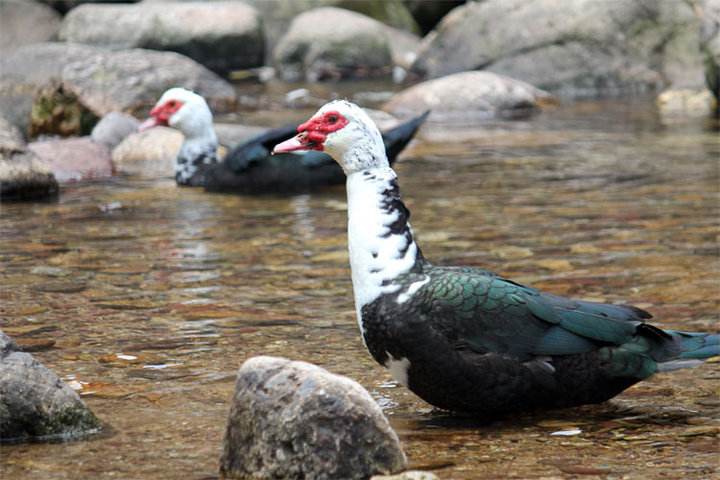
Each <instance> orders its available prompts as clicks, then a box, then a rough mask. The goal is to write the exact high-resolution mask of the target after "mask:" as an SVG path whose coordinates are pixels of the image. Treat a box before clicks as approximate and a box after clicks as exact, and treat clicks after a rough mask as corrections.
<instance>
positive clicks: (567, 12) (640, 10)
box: [413, 0, 702, 95]
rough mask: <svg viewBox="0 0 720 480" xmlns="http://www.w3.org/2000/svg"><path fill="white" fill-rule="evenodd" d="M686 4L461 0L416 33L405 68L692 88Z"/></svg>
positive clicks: (577, 83) (594, 88) (559, 83)
mask: <svg viewBox="0 0 720 480" xmlns="http://www.w3.org/2000/svg"><path fill="white" fill-rule="evenodd" d="M688 3H689V2H682V1H678V0H636V1H622V2H599V1H596V0H576V1H573V2H558V1H555V0H537V1H533V2H528V1H526V0H486V1H483V2H468V3H467V4H465V5H463V6H460V7H457V8H455V9H454V10H452V11H451V12H450V13H448V14H447V15H446V16H445V18H444V19H443V20H442V22H441V23H440V24H439V25H438V27H437V28H436V29H435V30H434V31H433V32H431V33H430V34H429V35H427V36H426V37H425V38H424V40H423V45H422V46H421V47H420V50H419V52H418V58H417V60H416V62H415V64H414V65H413V70H414V71H415V72H417V73H419V74H425V75H427V76H429V77H439V76H442V75H448V74H451V73H455V72H459V71H466V70H475V69H483V70H489V71H492V72H495V73H500V74H503V75H508V76H510V77H513V78H518V79H521V80H524V81H527V82H530V83H532V84H533V85H537V86H538V87H540V88H543V89H546V90H550V91H562V92H563V93H565V92H567V93H569V94H573V95H596V94H598V93H613V94H614V93H623V92H635V91H646V90H657V89H658V88H661V87H663V86H664V85H666V84H673V85H675V86H677V87H683V88H687V87H698V86H699V85H700V84H701V83H702V59H701V55H700V50H699V48H698V41H697V38H698V34H699V22H698V21H697V19H696V18H695V16H694V15H693V12H692V8H691V6H690V5H688Z"/></svg>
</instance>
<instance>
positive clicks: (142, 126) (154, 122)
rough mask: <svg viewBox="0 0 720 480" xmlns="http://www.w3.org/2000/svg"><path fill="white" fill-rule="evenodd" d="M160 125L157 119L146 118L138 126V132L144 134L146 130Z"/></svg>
mask: <svg viewBox="0 0 720 480" xmlns="http://www.w3.org/2000/svg"><path fill="white" fill-rule="evenodd" d="M158 125H160V122H159V121H158V119H157V117H148V119H147V120H145V121H144V122H142V123H141V124H140V125H138V132H144V131H145V130H147V129H148V128H152V127H156V126H158Z"/></svg>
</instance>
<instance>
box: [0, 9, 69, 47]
mask: <svg viewBox="0 0 720 480" xmlns="http://www.w3.org/2000/svg"><path fill="white" fill-rule="evenodd" d="M59 29H60V15H58V13H57V12H56V11H55V10H53V9H52V8H50V7H48V6H47V5H43V4H41V3H37V2H35V1H34V0H0V32H2V33H0V52H5V51H8V50H12V49H15V48H17V47H19V46H21V45H27V44H30V43H39V42H47V41H48V40H52V39H54V38H55V37H56V35H57V33H58V30H59Z"/></svg>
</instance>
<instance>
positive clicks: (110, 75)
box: [0, 43, 236, 116]
mask: <svg viewBox="0 0 720 480" xmlns="http://www.w3.org/2000/svg"><path fill="white" fill-rule="evenodd" d="M51 82H56V83H59V84H60V85H61V86H62V87H63V89H64V90H65V91H67V92H69V93H72V94H74V95H76V96H77V97H78V99H79V101H80V102H82V104H83V105H84V106H85V107H86V108H88V109H90V110H91V111H92V112H93V113H94V114H96V115H98V116H103V115H105V114H106V113H109V112H112V111H123V112H128V113H140V112H142V113H144V112H145V111H146V110H147V109H149V108H150V107H151V106H152V105H153V104H154V103H155V102H156V101H157V98H158V97H159V96H160V95H161V94H162V93H163V92H164V91H165V90H166V89H167V88H170V87H173V86H183V87H186V88H188V89H191V90H194V91H196V92H198V93H199V94H201V95H203V96H204V97H205V98H206V99H207V101H208V103H209V104H210V106H211V107H212V108H213V110H214V111H216V112H224V111H227V110H228V109H230V108H232V107H233V106H234V104H235V101H236V98H235V92H234V90H233V88H232V86H231V85H230V84H229V83H227V82H226V81H225V80H222V79H221V78H220V77H218V76H217V75H216V74H214V73H212V72H211V71H209V70H208V69H206V68H205V67H203V66H202V65H199V64H198V63H196V62H194V61H193V60H191V59H189V58H187V57H185V56H183V55H180V54H178V53H174V52H158V51H153V50H143V49H130V50H120V51H112V50H107V49H103V48H96V47H90V46H87V45H76V44H64V43H41V44H34V45H28V46H24V47H20V48H18V49H17V50H15V51H13V52H12V53H11V54H9V55H7V56H4V57H3V58H2V59H0V84H5V85H11V86H12V87H13V88H14V89H16V90H17V89H25V90H28V91H29V92H34V89H35V88H37V87H42V86H45V85H48V84H49V83H51Z"/></svg>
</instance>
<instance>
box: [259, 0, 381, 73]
mask: <svg viewBox="0 0 720 480" xmlns="http://www.w3.org/2000/svg"><path fill="white" fill-rule="evenodd" d="M318 25H323V28H318ZM390 28H391V27H388V26H387V25H384V24H382V23H380V22H378V21H377V20H373V19H372V18H370V17H366V16H365V15H362V14H359V13H355V12H351V11H349V10H343V9H341V8H334V7H325V8H318V9H315V10H310V11H308V12H305V13H303V14H301V15H298V16H297V17H296V18H295V19H294V20H293V22H292V23H291V24H290V28H289V30H288V32H287V33H286V34H285V36H284V37H283V38H282V39H281V40H280V42H279V43H278V45H277V47H275V50H274V52H273V59H274V62H275V64H276V66H277V69H278V72H279V74H280V76H281V77H282V78H283V79H285V80H288V81H298V80H301V79H305V80H308V81H312V82H314V81H318V80H339V79H343V78H362V77H377V76H389V75H390V71H391V69H392V65H393V55H392V47H391V42H390V39H389V38H390V37H389V35H388V34H387V31H388V29H390Z"/></svg>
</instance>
